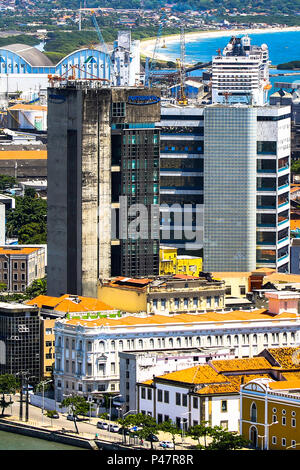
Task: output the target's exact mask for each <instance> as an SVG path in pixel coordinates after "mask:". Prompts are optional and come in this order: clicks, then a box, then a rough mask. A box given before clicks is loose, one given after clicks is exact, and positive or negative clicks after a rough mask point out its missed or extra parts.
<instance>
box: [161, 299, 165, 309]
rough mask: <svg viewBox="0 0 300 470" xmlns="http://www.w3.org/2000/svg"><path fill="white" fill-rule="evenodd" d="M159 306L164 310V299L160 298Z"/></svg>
mask: <svg viewBox="0 0 300 470" xmlns="http://www.w3.org/2000/svg"><path fill="white" fill-rule="evenodd" d="M160 306H161V309H162V310H164V309H165V308H166V299H161V301H160Z"/></svg>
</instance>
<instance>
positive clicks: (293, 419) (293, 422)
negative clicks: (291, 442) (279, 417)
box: [291, 418, 296, 428]
mask: <svg viewBox="0 0 300 470" xmlns="http://www.w3.org/2000/svg"><path fill="white" fill-rule="evenodd" d="M291 424H292V428H295V427H296V419H295V418H292V422H291Z"/></svg>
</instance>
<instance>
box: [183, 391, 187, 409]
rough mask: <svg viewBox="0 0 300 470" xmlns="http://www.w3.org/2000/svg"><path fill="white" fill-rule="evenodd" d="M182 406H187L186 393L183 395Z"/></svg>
mask: <svg viewBox="0 0 300 470" xmlns="http://www.w3.org/2000/svg"><path fill="white" fill-rule="evenodd" d="M182 406H187V395H186V394H185V393H184V394H183V395H182Z"/></svg>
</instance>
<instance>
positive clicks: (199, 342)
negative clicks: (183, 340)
mask: <svg viewBox="0 0 300 470" xmlns="http://www.w3.org/2000/svg"><path fill="white" fill-rule="evenodd" d="M196 345H197V346H201V338H200V336H197V338H196Z"/></svg>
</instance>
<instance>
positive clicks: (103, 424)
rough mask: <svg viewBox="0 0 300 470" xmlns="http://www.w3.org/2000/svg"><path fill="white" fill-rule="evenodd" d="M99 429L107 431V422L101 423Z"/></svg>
mask: <svg viewBox="0 0 300 470" xmlns="http://www.w3.org/2000/svg"><path fill="white" fill-rule="evenodd" d="M101 429H105V430H106V431H107V430H108V424H107V423H102V426H101Z"/></svg>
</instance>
